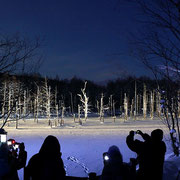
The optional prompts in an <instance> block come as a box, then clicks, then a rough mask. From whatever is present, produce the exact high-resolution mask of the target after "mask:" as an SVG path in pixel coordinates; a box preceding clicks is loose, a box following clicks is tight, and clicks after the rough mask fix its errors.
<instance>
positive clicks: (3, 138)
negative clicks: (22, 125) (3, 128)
mask: <svg viewBox="0 0 180 180" xmlns="http://www.w3.org/2000/svg"><path fill="white" fill-rule="evenodd" d="M6 137H7V136H6V134H1V142H2V143H5V142H6V140H7V139H6Z"/></svg>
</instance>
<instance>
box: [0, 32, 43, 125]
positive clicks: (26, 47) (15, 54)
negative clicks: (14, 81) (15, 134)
mask: <svg viewBox="0 0 180 180" xmlns="http://www.w3.org/2000/svg"><path fill="white" fill-rule="evenodd" d="M40 44H41V43H40V39H39V38H35V39H34V40H30V39H28V38H25V37H23V36H21V35H20V34H14V35H10V36H8V35H3V34H0V74H1V78H2V79H4V78H6V77H7V76H8V75H9V74H14V73H25V72H32V71H36V70H37V69H38V67H39V65H40V64H41V63H40V62H41V58H40V57H38V50H39V48H40ZM6 88H7V87H6ZM6 88H5V86H4V93H6V90H5V89H6ZM12 93H15V92H14V90H12V91H11V90H9V97H8V99H9V101H8V103H9V104H8V109H7V108H6V112H5V105H6V103H7V102H5V101H6V100H5V99H4V100H5V101H3V109H2V113H3V114H4V115H3V116H2V118H3V117H5V121H4V122H3V125H2V127H4V126H5V124H6V123H7V122H8V118H9V117H10V115H11V113H12V112H13V108H15V107H16V104H15V103H14V101H17V100H18V99H19V98H18V97H19V96H20V92H18V93H16V95H15V94H12ZM12 96H14V98H12ZM17 96H18V97H17ZM10 99H13V102H12V101H11V100H10ZM21 108H22V107H21Z"/></svg>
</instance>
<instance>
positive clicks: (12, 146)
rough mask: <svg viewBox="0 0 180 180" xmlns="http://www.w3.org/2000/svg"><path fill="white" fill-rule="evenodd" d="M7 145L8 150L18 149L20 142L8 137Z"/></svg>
mask: <svg viewBox="0 0 180 180" xmlns="http://www.w3.org/2000/svg"><path fill="white" fill-rule="evenodd" d="M7 145H8V147H9V149H10V151H17V150H18V149H19V145H20V143H18V142H16V141H15V140H14V139H9V140H8V141H7Z"/></svg>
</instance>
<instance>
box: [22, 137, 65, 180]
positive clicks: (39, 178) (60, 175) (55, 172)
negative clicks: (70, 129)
mask: <svg viewBox="0 0 180 180" xmlns="http://www.w3.org/2000/svg"><path fill="white" fill-rule="evenodd" d="M61 155H62V154H61V152H60V144H59V141H58V139H57V138H56V137H54V136H51V135H50V136H47V137H46V139H45V140H44V143H43V145H42V146H41V148H40V151H39V153H37V154H35V155H34V156H33V157H32V158H31V159H30V160H29V162H28V166H27V167H26V169H25V179H30V177H31V178H32V180H51V179H52V180H62V179H65V170H64V164H63V161H62V159H61Z"/></svg>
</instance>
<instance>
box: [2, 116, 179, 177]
mask: <svg viewBox="0 0 180 180" xmlns="http://www.w3.org/2000/svg"><path fill="white" fill-rule="evenodd" d="M47 124H48V123H47V120H46V119H40V120H39V123H38V124H37V123H35V122H34V120H33V119H26V121H25V122H24V121H23V120H20V121H19V128H18V129H15V124H14V123H11V124H10V125H9V127H5V128H4V129H5V130H6V131H7V132H8V138H13V139H15V140H16V141H17V142H24V143H25V146H26V151H27V152H28V157H27V162H28V161H29V159H30V158H31V156H32V155H34V154H35V153H37V152H38V151H39V149H40V147H41V145H42V143H43V141H44V139H45V138H46V136H47V135H54V136H56V137H57V138H58V139H59V142H60V144H61V151H62V159H63V161H64V164H65V166H66V169H67V174H68V175H70V176H80V177H85V176H87V174H86V172H85V171H84V169H83V167H82V166H83V165H85V166H86V167H87V168H88V170H89V172H96V173H97V175H100V174H101V172H102V168H103V160H102V154H103V152H106V151H107V150H108V148H109V147H110V146H112V145H116V146H118V147H119V149H120V151H121V153H122V154H123V159H124V161H125V162H129V158H131V157H136V154H135V153H133V152H132V151H130V150H129V149H128V147H127V145H126V136H127V135H128V134H129V131H130V130H138V129H140V130H142V131H143V132H146V133H149V134H150V132H151V131H152V130H154V129H156V128H161V129H163V131H164V134H165V136H164V141H165V142H166V145H167V158H168V159H169V160H168V161H167V166H166V167H165V169H166V171H165V174H166V175H165V178H164V179H172V178H170V177H171V174H173V175H176V176H177V174H176V173H177V171H178V169H176V168H175V167H174V166H173V163H177V162H178V161H179V158H175V157H169V154H170V153H171V147H170V142H169V135H168V130H167V128H166V126H165V125H164V124H163V123H162V121H160V120H158V119H154V120H146V121H144V120H140V119H139V120H136V121H134V120H128V121H125V122H124V120H122V119H116V122H115V123H114V122H113V119H111V118H106V119H105V122H104V123H100V121H99V120H98V119H97V118H89V119H88V120H87V122H86V123H85V122H84V123H83V125H82V126H80V125H79V124H78V123H74V122H73V119H72V118H66V119H65V125H64V126H63V127H52V128H51V127H49V126H48V125H47ZM136 137H137V138H138V139H140V136H139V135H136ZM70 156H72V157H75V158H76V160H79V164H78V163H75V162H73V161H71V160H69V159H68V157H70ZM172 161H173V162H172ZM178 163H179V164H180V162H178ZM173 171H174V172H173ZM167 173H168V174H167ZM19 177H20V179H23V172H22V170H20V171H19Z"/></svg>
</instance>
